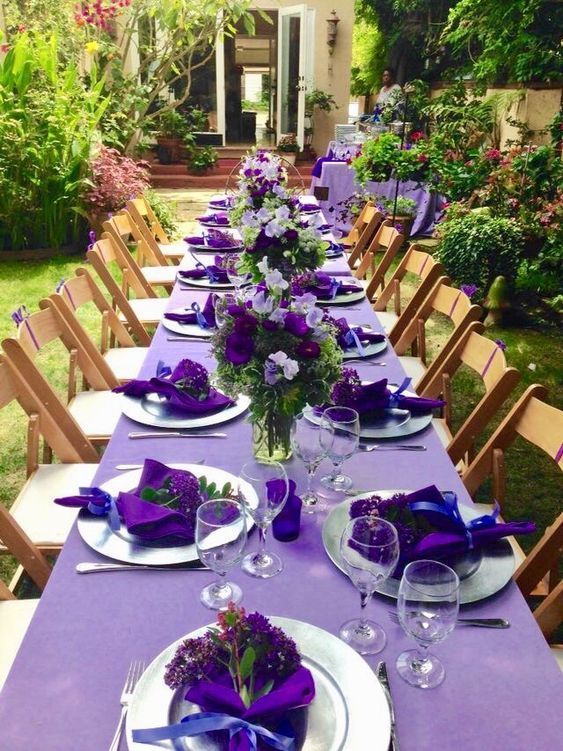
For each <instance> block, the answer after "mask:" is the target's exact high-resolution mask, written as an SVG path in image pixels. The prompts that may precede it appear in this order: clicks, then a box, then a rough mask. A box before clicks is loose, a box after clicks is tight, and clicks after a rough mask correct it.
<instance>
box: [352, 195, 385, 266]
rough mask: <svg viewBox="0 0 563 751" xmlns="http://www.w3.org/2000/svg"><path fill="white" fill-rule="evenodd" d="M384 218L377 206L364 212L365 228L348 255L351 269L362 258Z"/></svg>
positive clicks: (369, 207)
mask: <svg viewBox="0 0 563 751" xmlns="http://www.w3.org/2000/svg"><path fill="white" fill-rule="evenodd" d="M383 219H384V217H383V214H382V213H381V212H380V211H378V210H377V209H376V208H375V206H368V207H367V209H366V213H365V214H364V222H365V225H364V228H363V229H362V231H361V232H360V233H359V235H358V239H357V241H356V243H355V244H354V245H353V246H352V249H351V251H350V255H349V256H348V265H349V266H350V268H351V269H354V268H355V267H356V266H357V265H358V263H359V262H360V261H361V260H362V258H363V255H364V253H365V251H366V249H367V247H368V245H369V244H370V242H371V241H372V240H373V236H374V235H375V233H376V232H377V228H378V227H379V225H380V224H381V222H382V221H383Z"/></svg>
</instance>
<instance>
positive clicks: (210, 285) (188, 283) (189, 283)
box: [176, 274, 235, 289]
mask: <svg viewBox="0 0 563 751" xmlns="http://www.w3.org/2000/svg"><path fill="white" fill-rule="evenodd" d="M176 279H177V280H178V282H179V284H180V286H181V287H204V288H206V289H234V288H235V285H234V284H232V283H231V282H210V281H209V277H207V276H204V277H203V278H201V279H188V278H185V277H183V276H180V274H177V275H176Z"/></svg>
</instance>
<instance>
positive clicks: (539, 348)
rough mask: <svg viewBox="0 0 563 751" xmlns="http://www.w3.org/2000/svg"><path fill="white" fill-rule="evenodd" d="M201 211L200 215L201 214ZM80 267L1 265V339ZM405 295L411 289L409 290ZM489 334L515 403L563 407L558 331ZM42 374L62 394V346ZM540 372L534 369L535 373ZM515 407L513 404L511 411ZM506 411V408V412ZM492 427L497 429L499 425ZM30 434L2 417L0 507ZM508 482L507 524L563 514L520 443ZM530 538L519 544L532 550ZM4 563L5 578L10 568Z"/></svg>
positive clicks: (91, 323)
mask: <svg viewBox="0 0 563 751" xmlns="http://www.w3.org/2000/svg"><path fill="white" fill-rule="evenodd" d="M199 208H200V207H199V206H198V207H197V209H196V210H199ZM81 263H82V258H81V256H76V257H68V256H66V257H60V258H54V259H52V260H50V261H46V262H25V263H24V262H22V263H10V262H8V263H0V291H1V295H0V336H1V338H2V339H4V338H5V337H6V336H10V335H11V334H13V333H14V331H15V326H14V324H13V322H12V321H11V319H10V313H11V312H12V311H13V310H14V309H15V308H17V307H18V306H19V305H23V304H25V305H26V306H27V308H28V310H29V311H30V312H33V311H35V310H37V309H38V302H39V300H40V299H41V298H42V297H46V296H48V295H49V294H50V293H51V292H52V291H53V290H54V289H55V287H56V285H57V283H58V282H59V281H60V280H61V279H62V278H69V277H70V276H72V275H73V274H74V270H75V268H76V267H77V266H78V265H80V264H81ZM404 287H405V290H406V294H407V295H408V285H404ZM82 320H83V321H84V323H85V324H86V326H87V327H88V328H89V330H90V331H91V332H92V335H93V336H96V337H97V335H98V331H97V326H98V318H97V314H94V313H93V312H92V311H88V310H86V311H85V313H84V315H83V317H82ZM446 336H447V327H446V326H445V325H444V323H443V321H440V320H438V321H437V322H436V323H435V325H434V326H433V327H432V328H431V333H430V336H429V341H428V344H429V351H430V354H431V353H432V350H433V349H434V351H435V349H436V348H438V347H440V346H441V344H442V343H443V341H444V339H445V337H446ZM487 336H490V337H492V338H493V339H497V338H502V339H503V340H504V341H505V342H506V344H507V350H506V357H507V360H508V363H509V364H510V365H514V366H515V367H516V368H518V370H519V371H520V373H521V375H522V380H521V382H520V384H519V386H518V388H517V391H516V394H515V398H516V397H517V396H519V395H520V394H521V393H522V391H523V390H524V388H526V387H527V386H528V385H529V384H531V383H537V382H539V383H543V384H545V385H546V386H547V387H548V388H549V400H550V402H551V403H552V404H554V405H556V406H557V407H559V408H560V409H563V393H562V390H561V383H562V382H563V344H562V338H561V336H560V334H559V333H558V332H557V330H556V329H555V328H545V327H544V328H535V327H529V328H510V329H502V330H501V329H497V328H495V329H489V330H488V331H487ZM41 357H42V366H43V367H44V372H45V373H47V374H48V377H49V379H50V381H51V383H52V384H53V385H54V386H55V388H56V389H57V391H58V392H59V393H60V394H61V395H63V396H64V394H65V391H66V382H65V375H64V374H65V366H66V362H67V353H66V350H64V349H63V348H62V345H60V346H58V345H57V346H53V347H49V348H47V351H46V353H45V355H43V353H41ZM532 368H535V369H532ZM480 386H481V384H480V382H479V380H478V379H476V378H475V377H474V376H473V375H472V374H471V373H469V372H465V371H463V370H462V371H460V373H459V374H458V375H456V377H455V378H454V380H453V388H454V405H453V406H454V425H455V424H456V423H457V424H459V422H460V420H461V419H463V416H464V415H465V414H466V413H467V411H468V410H469V409H470V407H471V405H473V404H475V403H476V401H477V400H478V398H479V393H480V391H479V389H480ZM513 402H514V399H511V400H510V401H509V403H508V405H507V408H508V407H509V406H510V405H511V404H512V403H513ZM505 412H506V409H504V410H503V414H504V413H505ZM496 422H497V421H495V423H494V424H496ZM25 430H26V420H25V417H24V415H23V412H22V411H21V409H20V408H19V406H18V405H16V404H14V405H10V406H9V407H8V408H5V409H3V410H2V414H1V415H0V476H1V478H2V481H1V483H0V502H1V503H4V504H5V505H6V506H8V507H9V506H10V505H11V503H12V501H13V499H14V497H15V495H16V494H17V491H18V489H19V488H20V487H21V485H22V484H23V482H24V480H25ZM507 468H508V476H509V487H508V503H507V510H506V514H505V515H506V517H507V518H510V519H518V518H533V519H535V520H536V522H537V523H538V527H539V532H538V536H539V533H540V532H543V530H544V529H545V526H546V525H547V524H549V523H551V522H552V521H553V519H554V517H555V515H556V514H557V513H558V511H560V510H561V487H562V483H561V473H560V471H559V470H558V469H557V467H556V466H555V464H554V462H552V461H550V460H549V458H547V457H546V456H545V455H544V454H542V453H541V452H538V451H535V450H534V449H532V448H530V447H529V446H528V445H515V446H514V448H513V449H512V450H511V451H509V452H508V456H507ZM479 500H487V501H488V500H490V496H489V492H488V489H487V488H483V489H482V490H481V491H480V493H479ZM532 542H533V540H531V539H530V538H527V539H525V540H523V541H522V543H523V546H524V547H525V548H526V549H527V548H529V547H530V545H531V544H532ZM6 563H7V562H6V561H5V562H4V564H2V562H1V561H0V575H2V574H4V576H5V575H6V573H7V571H8V570H9V568H11V567H8V566H7V565H6Z"/></svg>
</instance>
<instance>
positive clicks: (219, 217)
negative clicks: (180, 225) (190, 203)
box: [197, 214, 229, 227]
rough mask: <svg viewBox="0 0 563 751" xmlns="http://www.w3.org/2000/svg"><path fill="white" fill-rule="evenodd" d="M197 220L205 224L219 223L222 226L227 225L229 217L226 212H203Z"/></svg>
mask: <svg viewBox="0 0 563 751" xmlns="http://www.w3.org/2000/svg"><path fill="white" fill-rule="evenodd" d="M197 221H198V222H204V223H206V224H220V225H221V226H222V227H228V226H229V217H228V216H227V215H226V214H205V215H204V216H198V217H197Z"/></svg>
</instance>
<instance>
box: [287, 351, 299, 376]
mask: <svg viewBox="0 0 563 751" xmlns="http://www.w3.org/2000/svg"><path fill="white" fill-rule="evenodd" d="M297 373H299V363H298V362H297V360H291V359H290V358H289V357H288V358H287V360H286V361H285V362H284V364H283V374H284V377H285V378H287V380H288V381H292V380H293V378H295V376H296V375H297Z"/></svg>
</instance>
